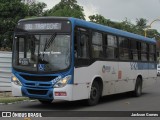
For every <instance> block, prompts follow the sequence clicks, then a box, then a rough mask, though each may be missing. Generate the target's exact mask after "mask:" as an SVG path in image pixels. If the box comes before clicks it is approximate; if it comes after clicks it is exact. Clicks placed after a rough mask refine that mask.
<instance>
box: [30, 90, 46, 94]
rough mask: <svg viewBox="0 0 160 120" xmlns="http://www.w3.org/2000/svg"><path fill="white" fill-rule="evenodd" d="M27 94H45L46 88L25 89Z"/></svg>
mask: <svg viewBox="0 0 160 120" xmlns="http://www.w3.org/2000/svg"><path fill="white" fill-rule="evenodd" d="M27 91H28V93H29V94H37V95H46V94H47V92H48V90H32V89H27Z"/></svg>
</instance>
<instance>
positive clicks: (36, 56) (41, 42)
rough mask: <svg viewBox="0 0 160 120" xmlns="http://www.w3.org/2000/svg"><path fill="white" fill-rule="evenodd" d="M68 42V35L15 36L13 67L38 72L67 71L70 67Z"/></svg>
mask: <svg viewBox="0 0 160 120" xmlns="http://www.w3.org/2000/svg"><path fill="white" fill-rule="evenodd" d="M70 41H71V40H70V35H68V34H56V33H53V34H47V35H45V34H44V35H43V34H41V35H36V34H34V35H33V34H25V35H16V36H15V43H14V46H15V49H14V53H13V67H14V68H17V69H20V70H25V71H40V72H52V71H60V70H64V69H67V68H68V67H69V65H70Z"/></svg>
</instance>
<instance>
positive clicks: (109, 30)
mask: <svg viewBox="0 0 160 120" xmlns="http://www.w3.org/2000/svg"><path fill="white" fill-rule="evenodd" d="M48 19H62V20H64V19H66V20H70V21H71V22H72V23H73V24H74V25H78V26H82V27H86V28H91V29H95V30H98V31H102V32H107V33H111V34H114V35H119V36H122V37H128V38H132V39H136V40H141V41H144V42H150V43H154V44H155V43H156V40H155V39H151V38H147V37H144V36H141V35H137V34H134V33H130V32H126V31H123V30H119V29H115V28H112V27H108V26H105V25H101V24H97V23H93V22H88V21H85V20H81V19H77V18H72V17H35V18H28V19H22V20H20V21H19V22H21V21H32V20H48Z"/></svg>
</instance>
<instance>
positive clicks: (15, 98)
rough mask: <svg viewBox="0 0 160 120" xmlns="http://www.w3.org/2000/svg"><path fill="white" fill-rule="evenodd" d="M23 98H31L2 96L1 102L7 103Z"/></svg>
mask: <svg viewBox="0 0 160 120" xmlns="http://www.w3.org/2000/svg"><path fill="white" fill-rule="evenodd" d="M23 100H30V99H29V98H26V97H0V103H5V104H8V103H13V102H18V101H23Z"/></svg>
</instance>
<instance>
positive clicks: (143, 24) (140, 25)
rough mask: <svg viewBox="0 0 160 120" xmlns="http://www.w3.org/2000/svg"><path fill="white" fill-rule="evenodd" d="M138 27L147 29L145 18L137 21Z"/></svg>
mask: <svg viewBox="0 0 160 120" xmlns="http://www.w3.org/2000/svg"><path fill="white" fill-rule="evenodd" d="M136 26H138V27H139V28H141V29H145V28H146V27H147V20H146V19H144V18H140V19H137V20H136Z"/></svg>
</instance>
